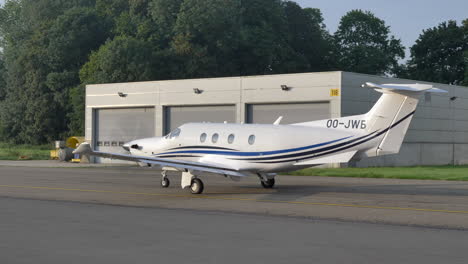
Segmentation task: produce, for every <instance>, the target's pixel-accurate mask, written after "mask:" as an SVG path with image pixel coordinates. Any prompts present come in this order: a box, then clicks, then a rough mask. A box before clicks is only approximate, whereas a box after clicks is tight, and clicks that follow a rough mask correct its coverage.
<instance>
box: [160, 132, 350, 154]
mask: <svg viewBox="0 0 468 264" xmlns="http://www.w3.org/2000/svg"><path fill="white" fill-rule="evenodd" d="M350 137H353V136H349V137H344V138H340V139H335V140H332V141H328V142H323V143H319V144H315V145H310V146H305V147H300V148H292V149H283V150H274V151H262V152H230V151H213V150H184V151H174V152H164V153H160V154H158V155H167V154H189V153H194V154H215V155H227V156H245V157H249V156H250V157H251V156H264V155H275V154H283V153H288V152H294V151H300V150H306V149H311V148H317V147H321V146H325V145H329V144H333V143H336V142H338V141H341V140H345V139H348V138H350Z"/></svg>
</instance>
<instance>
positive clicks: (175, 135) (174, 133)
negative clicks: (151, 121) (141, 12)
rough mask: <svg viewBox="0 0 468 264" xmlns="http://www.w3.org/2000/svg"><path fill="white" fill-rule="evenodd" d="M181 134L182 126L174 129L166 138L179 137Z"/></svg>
mask: <svg viewBox="0 0 468 264" xmlns="http://www.w3.org/2000/svg"><path fill="white" fill-rule="evenodd" d="M179 135H180V128H176V129H174V130H173V131H172V132H171V133H169V134H168V135H167V136H165V137H164V138H165V139H173V138H177V137H178V136H179Z"/></svg>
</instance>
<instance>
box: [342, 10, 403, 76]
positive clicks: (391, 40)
mask: <svg viewBox="0 0 468 264" xmlns="http://www.w3.org/2000/svg"><path fill="white" fill-rule="evenodd" d="M334 40H335V49H336V50H335V53H336V58H337V61H338V67H339V68H340V69H341V70H344V71H353V72H359V73H367V74H376V75H382V74H389V73H392V72H393V71H394V70H395V69H396V68H397V66H398V59H400V58H404V47H403V46H402V44H401V41H400V40H399V39H396V38H395V37H394V36H390V28H389V27H388V26H386V25H385V22H384V21H383V20H381V19H379V18H377V17H376V16H374V15H373V14H372V13H371V12H369V11H361V10H352V11H350V12H348V13H347V14H346V15H344V16H343V17H342V18H341V21H340V24H339V26H338V30H337V31H336V32H335V34H334Z"/></svg>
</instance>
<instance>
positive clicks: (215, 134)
mask: <svg viewBox="0 0 468 264" xmlns="http://www.w3.org/2000/svg"><path fill="white" fill-rule="evenodd" d="M218 138H219V135H218V133H214V134H213V136H212V137H211V142H213V143H216V142H218Z"/></svg>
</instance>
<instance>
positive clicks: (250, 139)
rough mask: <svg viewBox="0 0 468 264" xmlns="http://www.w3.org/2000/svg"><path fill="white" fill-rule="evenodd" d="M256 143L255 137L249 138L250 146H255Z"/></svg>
mask: <svg viewBox="0 0 468 264" xmlns="http://www.w3.org/2000/svg"><path fill="white" fill-rule="evenodd" d="M254 143H255V135H250V137H249V144H250V145H253V144H254Z"/></svg>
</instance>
